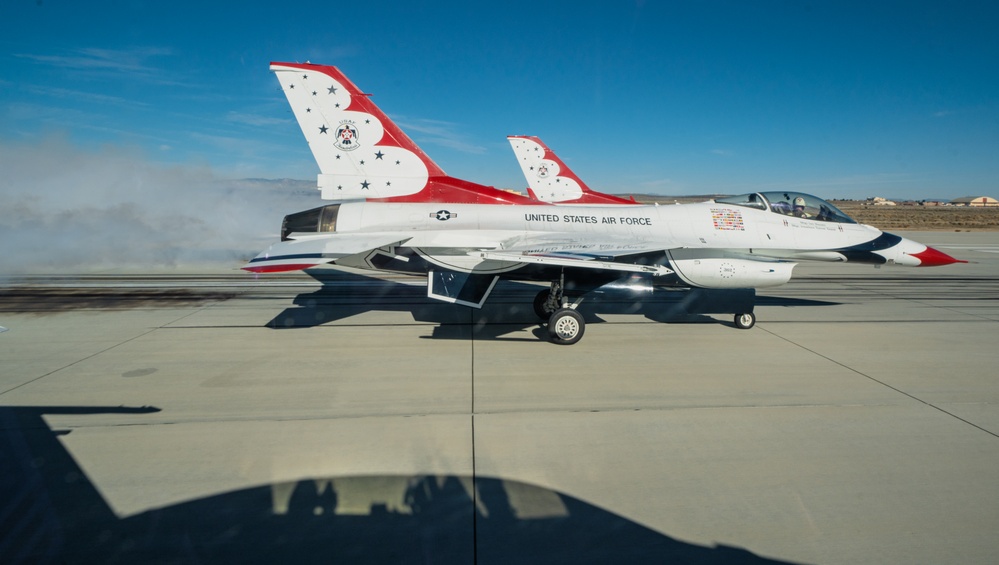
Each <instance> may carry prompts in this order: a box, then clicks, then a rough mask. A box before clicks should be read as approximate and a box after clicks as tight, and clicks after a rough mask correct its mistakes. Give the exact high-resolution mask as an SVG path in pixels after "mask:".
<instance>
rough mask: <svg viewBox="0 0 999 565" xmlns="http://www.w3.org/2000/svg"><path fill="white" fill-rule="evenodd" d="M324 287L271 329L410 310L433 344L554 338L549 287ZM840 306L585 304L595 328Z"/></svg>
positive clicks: (674, 299)
mask: <svg viewBox="0 0 999 565" xmlns="http://www.w3.org/2000/svg"><path fill="white" fill-rule="evenodd" d="M307 272H308V273H309V274H310V275H311V276H312V277H314V278H315V279H316V280H318V281H319V282H321V283H322V284H323V286H322V287H321V288H320V289H318V290H315V291H311V292H308V293H303V294H299V295H298V296H297V297H295V299H294V302H293V303H294V305H295V306H293V307H290V308H287V309H285V310H284V311H282V312H281V313H280V314H278V315H277V316H275V317H274V318H273V319H272V320H270V321H269V322H267V324H266V325H267V327H270V328H274V329H295V328H310V327H315V326H320V325H323V324H327V323H330V322H334V321H338V320H343V319H346V318H350V317H352V316H357V315H359V314H364V313H366V312H373V311H379V312H408V313H410V314H412V317H413V320H414V321H416V322H422V323H433V324H437V327H435V328H434V331H433V333H432V335H430V336H427V337H428V338H429V339H462V340H467V339H471V338H472V337H473V336H474V337H475V338H476V339H483V340H508V341H518V340H519V341H535V339H534V338H530V339H526V338H518V337H511V336H510V335H509V334H512V333H516V332H518V331H521V330H525V329H532V328H533V330H532V333H533V334H534V335H535V337H536V338H539V339H541V340H546V339H547V335H548V334H547V330H546V329H545V327H544V325H543V324H542V322H541V320H540V319H539V318H538V317H537V315H536V314H535V313H534V310H533V306H532V302H533V300H534V296H535V295H536V294H537V293H538V291H540V290H542V289H543V288H544V287H543V286H539V285H532V284H528V283H521V282H513V281H500V282H499V283H497V285H496V288H495V289H494V290H493V293H492V295H491V296H490V298H489V300H487V301H486V304H485V305H484V306H483V308H481V309H475V308H470V307H467V306H462V305H455V304H447V303H443V302H439V301H436V300H432V299H430V298H428V297H427V296H426V287H424V286H420V285H411V284H403V283H399V282H394V281H390V280H385V279H380V278H375V277H367V276H364V275H359V274H354V273H347V272H337V271H322V272H321V273H317V272H313V271H307ZM754 304H755V305H767V306H833V305H837V304H839V303H838V302H827V301H821V300H809V299H800V298H790V297H776V296H766V297H757V296H756V294H755V291H754V290H752V289H737V290H705V289H694V290H682V291H667V290H659V289H657V290H655V291H639V292H635V291H628V290H623V289H614V288H603V289H599V290H597V291H594V292H591V293H589V294H587V295H586V298H585V299H584V301H583V302H582V304H581V305H580V307H579V311H580V313H582V314H583V317H584V319H585V320H586V322H587V323H588V324H592V323H603V322H605V320H604V319H603V318H601V317H600V316H601V315H607V314H634V315H640V316H643V317H644V318H646V319H648V320H652V321H654V322H661V323H682V324H694V323H712V324H717V323H722V324H725V325H729V326H734V323H733V322H732V321H730V319H729V318H727V317H726V318H724V320H725V321H722V322H719V320H718V319H715V318H712V317H711V316H709V314H734V313H736V312H745V311H750V312H751V311H752V310H753V305H754Z"/></svg>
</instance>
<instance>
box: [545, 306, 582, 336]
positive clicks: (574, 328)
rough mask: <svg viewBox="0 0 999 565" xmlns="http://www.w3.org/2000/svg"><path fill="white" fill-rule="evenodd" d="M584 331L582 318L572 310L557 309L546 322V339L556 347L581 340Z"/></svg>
mask: <svg viewBox="0 0 999 565" xmlns="http://www.w3.org/2000/svg"><path fill="white" fill-rule="evenodd" d="M585 329H586V323H585V322H584V321H583V316H582V315H580V313H579V312H576V311H575V310H573V309H572V308H559V309H558V310H556V311H555V312H553V313H552V316H551V319H549V320H548V337H549V339H550V340H551V342H552V343H556V344H558V345H572V344H574V343H576V342H577V341H579V340H581V339H583V331H584V330H585Z"/></svg>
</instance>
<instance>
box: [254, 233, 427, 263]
mask: <svg viewBox="0 0 999 565" xmlns="http://www.w3.org/2000/svg"><path fill="white" fill-rule="evenodd" d="M290 237H291V238H293V239H289V240H288V241H282V242H280V243H275V244H274V245H271V246H270V247H269V248H267V251H264V252H263V253H261V254H260V255H257V256H256V257H254V258H253V259H251V260H250V262H249V263H247V264H246V265H243V266H242V267H240V268H241V269H243V270H244V271H250V272H253V273H276V272H281V271H300V270H302V269H308V268H309V267H315V266H317V265H325V264H328V263H333V262H335V261H336V260H337V259H342V258H344V257H349V256H351V255H357V254H358V253H365V252H368V251H371V250H373V249H377V248H379V247H387V246H392V245H399V244H401V243H404V242H405V241H407V240H408V239H409V236H407V235H401V234H399V233H359V234H322V235H314V234H313V235H307V236H300V235H299V236H296V234H291V236H290Z"/></svg>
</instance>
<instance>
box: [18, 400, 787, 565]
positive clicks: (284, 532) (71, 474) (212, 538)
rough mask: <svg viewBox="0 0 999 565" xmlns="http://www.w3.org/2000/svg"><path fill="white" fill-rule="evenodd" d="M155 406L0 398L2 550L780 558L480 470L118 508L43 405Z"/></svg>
mask: <svg viewBox="0 0 999 565" xmlns="http://www.w3.org/2000/svg"><path fill="white" fill-rule="evenodd" d="M153 411H158V409H156V408H148V407H144V408H124V407H107V408H101V407H92V408H91V407H29V406H23V407H0V472H2V474H0V562H3V563H161V562H162V563H223V562H224V563H288V562H306V561H308V562H326V563H329V562H342V563H401V562H404V563H608V562H625V563H637V562H643V563H644V562H653V563H667V562H668V563H778V562H777V561H773V560H770V559H765V558H762V557H759V556H756V555H754V554H752V553H750V552H748V551H746V550H744V549H740V548H736V547H728V546H715V547H707V546H701V545H696V544H692V543H687V542H683V541H679V540H676V539H673V538H670V537H669V536H665V535H662V534H660V533H658V532H655V531H653V530H651V529H649V528H646V527H644V526H641V525H639V524H636V523H635V522H632V521H630V520H628V519H626V518H624V517H622V516H618V515H616V514H613V513H611V512H608V511H606V510H603V509H601V508H598V507H596V506H593V505H591V504H587V503H586V502H583V501H581V500H578V499H576V498H573V497H571V496H567V495H565V494H562V493H559V492H556V491H553V490H549V489H545V488H541V487H537V486H533V485H529V484H525V483H519V482H515V481H507V480H503V479H498V478H484V477H475V478H472V477H465V476H454V475H421V476H395V475H383V476H355V477H332V478H319V479H306V480H301V481H295V482H288V483H276V484H271V485H264V486H258V487H253V488H247V489H243V490H237V491H233V492H227V493H223V494H218V495H215V496H210V497H206V498H201V499H197V500H193V501H190V502H184V503H181V504H176V505H173V506H168V507H165V508H159V509H154V510H149V511H146V512H143V513H141V514H137V515H134V516H130V517H127V518H118V517H117V516H115V515H114V514H113V512H112V511H111V510H110V508H109V507H108V506H107V504H106V503H105V502H104V500H103V499H102V498H101V496H100V494H99V493H98V492H97V490H96V488H95V486H94V485H93V484H92V483H91V482H90V481H89V479H88V478H87V476H86V475H85V474H84V472H83V471H82V470H81V469H80V467H79V466H78V465H77V464H76V462H75V461H74V460H73V458H72V457H71V456H70V455H69V453H68V452H67V451H66V450H65V449H64V448H63V447H62V444H61V443H60V441H59V440H58V438H57V437H56V436H57V435H59V434H60V432H56V431H53V430H50V429H49V428H48V426H47V425H46V424H45V421H44V420H43V418H42V416H43V415H45V414H88V413H105V414H107V413H129V414H135V413H143V412H153ZM63 433H68V432H63ZM155 487H156V485H149V488H155Z"/></svg>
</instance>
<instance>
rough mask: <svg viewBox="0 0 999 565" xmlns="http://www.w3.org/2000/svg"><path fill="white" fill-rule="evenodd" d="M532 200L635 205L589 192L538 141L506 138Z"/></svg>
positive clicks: (515, 136) (632, 200) (557, 202)
mask: <svg viewBox="0 0 999 565" xmlns="http://www.w3.org/2000/svg"><path fill="white" fill-rule="evenodd" d="M507 139H508V140H509V141H510V145H511V146H512V147H513V152H514V154H515V155H516V156H517V162H518V163H520V168H521V170H523V171H524V177H525V178H527V185H528V191H529V192H530V194H531V197H532V198H535V199H537V200H540V201H542V202H549V203H552V204H636V202H635V199H634V198H632V199H631V200H626V199H624V198H620V197H618V196H613V195H610V194H604V193H602V192H596V191H594V190H590V187H588V186H586V183H584V182H583V181H582V180H580V178H579V177H577V176H576V173H573V172H572V170H571V169H569V167H568V166H567V165H566V164H565V163H563V162H562V160H561V159H559V158H558V156H557V155H555V153H553V152H552V150H551V149H549V148H548V146H547V145H545V144H544V142H542V141H541V140H540V139H538V138H537V137H533V136H526V135H510V136H507Z"/></svg>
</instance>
